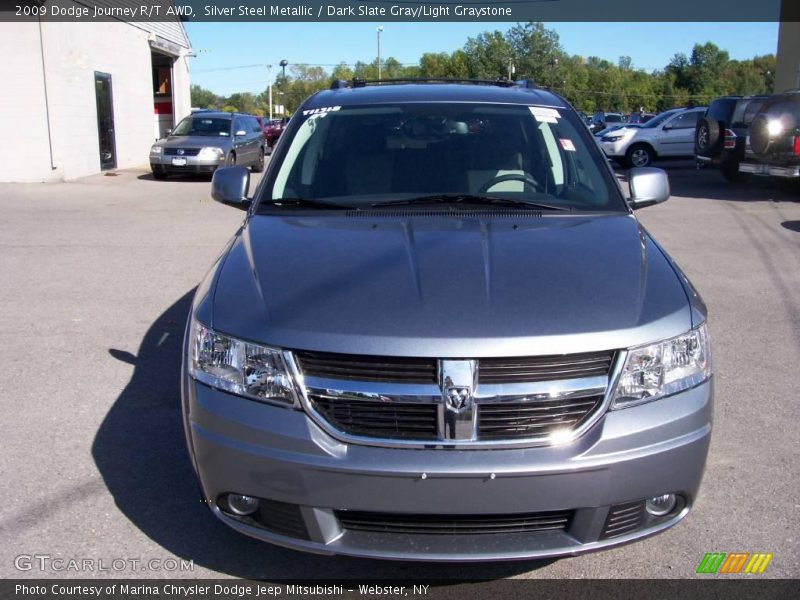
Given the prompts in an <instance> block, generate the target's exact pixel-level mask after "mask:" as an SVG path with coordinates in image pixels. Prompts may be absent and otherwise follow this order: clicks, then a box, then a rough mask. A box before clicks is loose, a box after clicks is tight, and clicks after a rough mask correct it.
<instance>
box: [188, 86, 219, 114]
mask: <svg viewBox="0 0 800 600" xmlns="http://www.w3.org/2000/svg"><path fill="white" fill-rule="evenodd" d="M189 94H190V97H191V103H192V107H193V108H212V109H218V108H219V107H220V105H221V104H222V98H220V97H219V96H217V95H216V94H215V93H214V92H212V91H211V90H207V89H205V88H204V87H200V86H199V85H196V84H193V85H191V86H189Z"/></svg>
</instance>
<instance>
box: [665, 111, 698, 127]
mask: <svg viewBox="0 0 800 600" xmlns="http://www.w3.org/2000/svg"><path fill="white" fill-rule="evenodd" d="M700 114H701V113H700V111H698V110H694V111H689V112H685V113H683V114H681V115H678V116H677V117H675V118H674V119H672V121H670V122H669V124H670V126H671V127H672V128H673V129H689V128H691V129H694V128H695V126H696V125H697V121H698V119H699V118H700Z"/></svg>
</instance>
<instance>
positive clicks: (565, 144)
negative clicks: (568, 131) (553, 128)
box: [558, 138, 575, 152]
mask: <svg viewBox="0 0 800 600" xmlns="http://www.w3.org/2000/svg"><path fill="white" fill-rule="evenodd" d="M558 141H559V142H561V147H562V148H563V149H564V150H566V151H567V152H575V144H573V143H572V140H565V139H563V138H559V140H558Z"/></svg>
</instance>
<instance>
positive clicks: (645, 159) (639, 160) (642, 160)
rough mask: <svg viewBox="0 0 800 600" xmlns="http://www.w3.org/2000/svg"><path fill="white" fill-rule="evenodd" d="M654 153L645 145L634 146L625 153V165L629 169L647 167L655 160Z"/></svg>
mask: <svg viewBox="0 0 800 600" xmlns="http://www.w3.org/2000/svg"><path fill="white" fill-rule="evenodd" d="M655 157H656V156H655V152H653V149H652V148H651V147H650V146H648V145H647V144H634V145H633V146H631V147H630V148H628V151H627V152H626V153H625V164H626V165H628V168H629V169H633V168H636V167H649V166H650V165H652V164H653V160H655Z"/></svg>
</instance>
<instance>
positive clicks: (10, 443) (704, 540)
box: [0, 164, 800, 579]
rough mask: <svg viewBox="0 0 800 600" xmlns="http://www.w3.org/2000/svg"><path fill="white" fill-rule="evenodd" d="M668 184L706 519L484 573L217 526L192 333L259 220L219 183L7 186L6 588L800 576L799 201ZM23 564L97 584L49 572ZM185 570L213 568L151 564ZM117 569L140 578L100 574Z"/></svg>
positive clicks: (2, 351)
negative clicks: (210, 273)
mask: <svg viewBox="0 0 800 600" xmlns="http://www.w3.org/2000/svg"><path fill="white" fill-rule="evenodd" d="M668 170H669V171H670V176H671V180H672V185H673V198H672V199H671V200H670V201H669V202H667V203H666V204H664V205H660V206H656V207H652V208H648V209H645V210H642V211H640V213H638V214H639V215H640V217H641V219H642V221H643V222H644V223H645V224H646V226H647V227H648V228H649V229H650V230H651V231H652V232H653V233H654V234H655V236H656V238H657V239H658V240H659V241H660V242H661V243H662V245H663V246H665V247H666V249H667V250H668V251H669V252H670V253H671V254H672V255H673V257H674V258H675V259H676V260H677V261H678V262H679V264H680V265H681V266H682V267H683V269H684V270H685V272H686V273H687V274H688V275H689V277H690V278H691V279H692V280H693V282H694V283H695V284H696V286H697V287H698V288H699V290H700V292H701V293H702V294H703V296H704V298H705V300H706V302H707V303H708V305H709V308H710V327H711V333H712V339H713V345H714V352H715V354H714V362H715V374H716V409H715V410H716V412H715V422H714V434H713V441H712V446H711V451H710V458H709V462H708V465H707V470H706V475H705V479H704V483H703V487H702V488H701V495H700V498H699V500H698V502H697V504H696V506H695V509H694V512H693V513H692V514H691V515H690V516H689V517H688V518H687V519H686V520H685V521H684V522H682V523H681V524H679V525H678V526H677V527H675V528H673V529H671V530H669V531H667V532H666V533H664V534H661V535H658V536H656V537H653V538H650V539H648V540H645V541H642V542H638V543H635V544H632V545H628V546H624V547H620V548H616V549H613V550H609V551H604V552H600V553H594V554H589V555H584V556H580V557H575V558H569V559H562V560H556V561H547V562H514V563H493V564H485V565H435V564H416V563H392V562H380V561H370V560H354V559H345V558H321V557H317V556H312V555H305V554H301V553H296V552H293V551H289V550H284V549H281V548H277V547H273V546H270V545H267V544H263V543H260V542H257V541H254V540H251V539H249V538H246V537H243V536H240V535H239V534H236V533H235V532H233V531H232V530H230V529H228V528H227V527H226V526H224V525H222V524H221V523H219V522H218V521H217V520H216V519H215V518H214V517H212V515H211V513H210V512H209V511H208V510H207V508H206V507H205V506H203V505H202V504H201V503H200V501H199V500H198V495H197V491H196V487H195V484H194V481H193V476H192V473H191V471H190V467H189V464H188V461H187V456H186V453H185V450H184V438H183V433H182V429H181V421H180V405H179V389H178V370H179V364H180V337H181V335H182V329H183V326H184V322H185V316H186V314H187V310H188V306H189V302H190V297H191V293H192V290H193V288H194V286H195V285H196V284H197V282H198V281H199V280H200V279H201V277H202V276H203V274H204V273H205V271H206V269H207V268H208V267H209V266H210V265H211V263H212V261H213V260H214V258H215V257H216V256H217V255H218V253H219V252H220V250H221V249H222V247H223V245H224V244H225V242H226V240H227V239H228V238H229V237H230V236H231V235H232V234H233V232H234V231H235V229H236V227H237V225H238V224H239V223H240V221H241V219H242V217H243V213H241V212H239V211H237V210H235V209H232V208H228V207H224V206H222V205H219V204H217V203H215V202H212V201H211V200H210V198H209V196H208V191H209V183H208V181H207V180H202V179H185V180H180V179H172V180H169V181H166V182H160V181H154V180H153V179H152V178H151V177H150V176H149V175H147V174H145V173H144V172H136V171H123V172H120V173H119V174H118V175H117V176H115V177H106V176H102V175H98V176H93V177H89V178H86V179H82V180H78V181H75V182H70V183H59V184H36V185H28V184H25V185H22V184H20V185H11V184H0V211H2V218H0V246H2V253H0V281H2V282H3V286H2V287H0V308H1V310H0V364H2V365H3V369H2V375H1V376H0V402H2V408H3V415H4V417H3V418H2V419H0V437H2V439H3V452H2V453H1V454H0V474H2V478H3V481H4V483H5V484H6V485H5V486H4V488H5V491H6V497H5V498H4V501H3V502H2V503H0V540H1V541H0V576H2V577H77V576H116V577H137V576H142V577H173V576H180V577H220V576H221V577H228V576H232V577H248V578H264V579H276V578H294V579H301V578H302V579H308V578H357V579H364V578H392V579H400V578H410V577H414V578H428V577H430V578H437V579H438V578H453V579H466V578H502V577H523V578H524V577H557V578H562V577H581V578H590V577H591V578H594V577H601V578H603V577H613V578H623V577H625V578H627V577H631V578H638V577H644V578H649V577H677V578H691V577H694V576H695V569H696V567H697V565H698V563H699V561H700V559H701V558H702V557H703V555H704V553H705V552H711V551H722V552H771V553H773V555H774V556H773V559H772V562H771V563H770V565H769V567H768V569H767V571H766V573H765V576H771V577H789V578H797V577H800V460H799V458H800V456H799V454H800V452H799V451H800V435H799V434H798V432H799V429H800V428H799V427H798V418H797V406H798V399H797V394H798V389H800V386H798V374H799V373H800V196H799V195H798V192H796V191H795V192H789V191H786V190H784V189H782V188H781V187H779V186H776V185H774V184H771V183H765V182H759V183H756V184H754V185H751V186H747V187H731V186H730V185H728V184H726V183H725V182H724V181H723V180H722V179H721V178H720V177H719V175H718V174H717V173H715V172H713V171H705V170H704V171H695V170H694V169H693V168H691V167H690V166H689V165H688V164H674V165H668ZM20 555H22V556H33V555H49V556H50V557H52V558H62V559H65V560H69V559H78V560H83V559H90V560H94V561H96V562H95V567H94V569H95V570H94V571H91V570H90V571H89V572H85V573H84V572H76V571H72V570H69V571H68V570H58V569H55V568H53V567H52V564H51V566H50V567H48V568H46V569H45V570H40V569H39V564H40V562H37V561H36V560H33V561H25V560H23V561H22V563H20V561H19V560H17V557H19V556H20ZM171 558H176V559H178V560H179V561H180V560H181V559H183V560H187V561H192V563H193V571H188V572H180V571H178V572H176V571H174V570H171V569H167V568H163V565H162V568H158V567H156V566H155V564H151V566H152V567H153V568H148V569H147V570H144V571H143V570H142V567H143V566H145V565H144V564H143V563H144V562H146V561H150V560H151V559H155V560H157V561H162V563H163V561H165V560H166V559H171ZM114 559H123V560H124V561H128V562H127V563H126V566H125V568H123V569H120V570H115V569H109V570H107V571H97V569H98V568H99V562H97V561H103V563H104V564H105V565H106V567H109V566H110V565H111V564H112V561H113V560H114ZM131 559H136V560H138V561H141V562H139V563H137V566H136V567H133V566H131V563H130V562H129V561H130V560H131ZM31 562H32V568H31V569H30V570H23V571H20V570H18V568H17V566H19V565H20V564H21V565H22V567H23V568H24V567H25V565H27V564H31ZM15 563H16V564H17V566H15ZM116 564H117V565H120V563H116ZM168 564H169V565H171V564H172V563H168Z"/></svg>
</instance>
